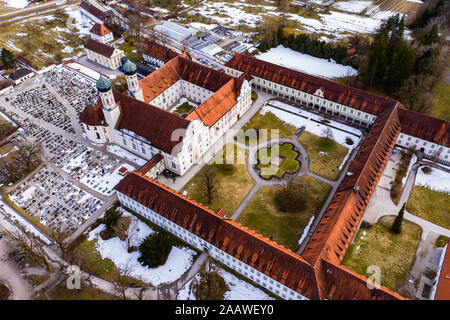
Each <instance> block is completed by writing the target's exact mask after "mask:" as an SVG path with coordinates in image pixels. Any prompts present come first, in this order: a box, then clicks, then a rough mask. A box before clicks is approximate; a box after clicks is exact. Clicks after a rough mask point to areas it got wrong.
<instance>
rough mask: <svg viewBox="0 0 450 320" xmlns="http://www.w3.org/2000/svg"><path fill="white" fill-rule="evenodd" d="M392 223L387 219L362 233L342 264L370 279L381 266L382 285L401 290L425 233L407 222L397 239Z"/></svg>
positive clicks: (361, 231)
mask: <svg viewBox="0 0 450 320" xmlns="http://www.w3.org/2000/svg"><path fill="white" fill-rule="evenodd" d="M392 222H393V218H387V219H386V221H381V220H380V221H378V222H377V223H376V224H374V225H372V227H371V228H370V230H359V231H358V233H357V235H356V237H355V242H354V244H352V245H351V246H350V247H349V249H348V250H347V254H346V255H345V258H344V260H343V262H342V264H343V265H345V266H346V267H347V268H349V269H352V270H354V271H356V272H357V273H359V274H361V275H364V276H369V275H368V274H367V268H368V267H369V266H371V265H375V266H378V267H379V268H380V269H381V285H383V286H386V287H388V288H390V289H391V290H397V288H398V287H399V286H400V285H401V284H402V283H403V282H405V281H406V280H407V279H408V274H409V272H410V270H411V268H412V265H413V263H414V259H415V255H416V251H417V247H418V246H419V242H420V237H421V234H422V229H421V228H420V227H419V226H418V225H416V224H413V223H410V222H407V221H403V225H402V232H401V233H400V234H399V235H397V234H395V233H393V232H392V231H391V229H390V227H391V225H392ZM364 232H365V233H366V234H365V235H364ZM361 237H363V238H362V239H361ZM358 247H359V249H357V248H358Z"/></svg>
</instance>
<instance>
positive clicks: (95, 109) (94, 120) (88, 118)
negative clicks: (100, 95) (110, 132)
mask: <svg viewBox="0 0 450 320" xmlns="http://www.w3.org/2000/svg"><path fill="white" fill-rule="evenodd" d="M80 121H81V122H82V123H85V124H87V125H89V126H105V125H107V123H106V122H105V116H104V115H103V111H102V103H101V100H100V99H99V102H98V103H97V104H96V105H95V106H89V105H87V106H86V107H84V109H83V111H82V112H81V114H80Z"/></svg>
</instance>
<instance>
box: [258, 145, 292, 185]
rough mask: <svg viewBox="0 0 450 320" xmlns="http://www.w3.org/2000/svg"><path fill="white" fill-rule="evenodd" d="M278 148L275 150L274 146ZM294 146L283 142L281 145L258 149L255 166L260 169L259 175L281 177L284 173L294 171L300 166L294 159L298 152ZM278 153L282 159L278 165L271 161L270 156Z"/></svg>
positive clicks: (267, 177) (266, 177)
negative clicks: (256, 164) (257, 161)
mask: <svg viewBox="0 0 450 320" xmlns="http://www.w3.org/2000/svg"><path fill="white" fill-rule="evenodd" d="M277 147H278V148H279V150H277V151H276V150H275V149H274V148H277ZM293 148H294V146H293V145H292V144H290V143H284V144H282V145H281V146H280V145H278V144H276V145H274V146H272V148H270V149H268V148H262V149H261V150H259V151H258V155H257V157H258V160H259V161H260V162H259V163H258V166H257V168H258V169H260V170H261V177H263V178H265V179H269V178H271V177H272V176H276V177H278V178H281V177H282V176H283V175H284V173H294V172H296V171H297V170H298V169H299V168H300V162H299V161H298V160H296V157H297V156H298V152H296V151H294V150H293ZM277 155H280V156H281V157H282V158H283V159H282V160H281V161H283V162H282V163H281V165H280V166H276V165H274V164H272V163H271V161H272V158H273V157H276V156H277Z"/></svg>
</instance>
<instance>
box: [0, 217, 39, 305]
mask: <svg viewBox="0 0 450 320" xmlns="http://www.w3.org/2000/svg"><path fill="white" fill-rule="evenodd" d="M5 230H8V231H10V232H15V231H17V228H16V227H15V226H14V225H13V224H11V223H10V222H9V221H8V220H7V219H6V218H5V217H4V216H3V215H2V214H1V213H0V233H3V232H4V231H5ZM9 252H10V246H9V243H8V240H7V239H6V238H5V237H4V238H3V239H0V282H5V283H7V285H8V287H9V288H10V289H11V290H12V296H11V297H10V299H11V300H29V299H31V296H32V293H33V288H32V287H31V284H30V283H29V282H28V281H27V280H25V279H24V274H22V272H20V271H19V269H18V265H17V264H16V263H15V262H14V261H10V260H9V259H8V253H9Z"/></svg>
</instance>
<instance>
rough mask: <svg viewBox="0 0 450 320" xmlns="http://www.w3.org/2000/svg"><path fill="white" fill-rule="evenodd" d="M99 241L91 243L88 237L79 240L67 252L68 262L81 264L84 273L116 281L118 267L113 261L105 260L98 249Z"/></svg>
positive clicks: (95, 240)
mask: <svg viewBox="0 0 450 320" xmlns="http://www.w3.org/2000/svg"><path fill="white" fill-rule="evenodd" d="M96 243H97V239H94V240H92V241H89V240H88V239H87V237H86V236H82V237H80V238H78V239H77V240H76V241H75V242H74V243H73V244H72V246H71V248H70V249H69V250H68V251H67V259H68V261H74V262H76V263H78V262H81V263H80V268H81V269H82V270H83V271H86V272H89V273H92V274H94V275H96V276H98V277H100V278H103V279H105V280H107V281H114V276H115V274H116V272H117V267H116V265H115V264H114V262H112V260H111V259H108V258H106V259H103V258H102V256H101V255H100V253H99V252H98V251H97V247H96Z"/></svg>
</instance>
